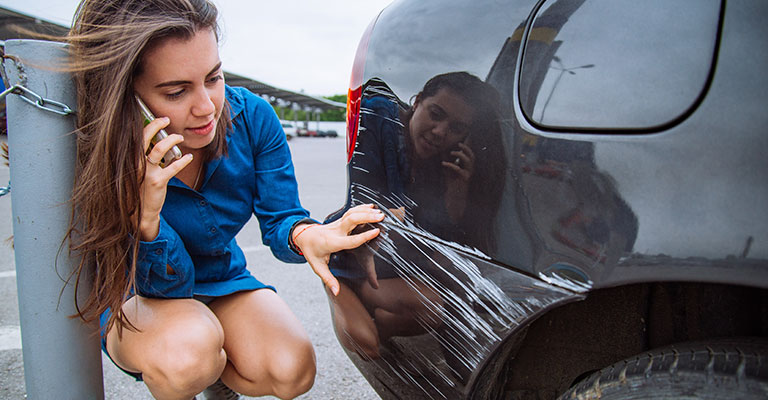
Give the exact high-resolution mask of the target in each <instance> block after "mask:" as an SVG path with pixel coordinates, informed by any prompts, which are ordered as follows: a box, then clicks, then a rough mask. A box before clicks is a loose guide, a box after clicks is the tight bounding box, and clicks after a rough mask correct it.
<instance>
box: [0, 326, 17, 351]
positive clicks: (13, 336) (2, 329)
mask: <svg viewBox="0 0 768 400" xmlns="http://www.w3.org/2000/svg"><path fill="white" fill-rule="evenodd" d="M20 348H21V329H20V328H19V327H18V326H13V325H10V326H0V351H2V350H13V349H20Z"/></svg>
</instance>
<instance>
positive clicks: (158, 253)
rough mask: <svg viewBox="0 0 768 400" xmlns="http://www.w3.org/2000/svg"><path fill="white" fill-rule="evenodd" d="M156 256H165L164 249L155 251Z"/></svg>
mask: <svg viewBox="0 0 768 400" xmlns="http://www.w3.org/2000/svg"><path fill="white" fill-rule="evenodd" d="M155 254H157V255H158V256H161V255H163V249H155Z"/></svg>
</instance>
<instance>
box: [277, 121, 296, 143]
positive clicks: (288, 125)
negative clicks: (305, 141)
mask: <svg viewBox="0 0 768 400" xmlns="http://www.w3.org/2000/svg"><path fill="white" fill-rule="evenodd" d="M280 124H281V125H282V126H283V131H285V136H286V137H287V139H288V140H291V139H293V138H294V137H296V136H298V131H297V129H296V125H294V124H293V123H292V122H287V121H280Z"/></svg>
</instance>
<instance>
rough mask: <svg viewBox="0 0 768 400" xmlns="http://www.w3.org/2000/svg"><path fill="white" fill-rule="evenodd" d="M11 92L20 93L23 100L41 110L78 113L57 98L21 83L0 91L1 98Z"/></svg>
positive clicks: (68, 113) (66, 113) (64, 113)
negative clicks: (51, 97)
mask: <svg viewBox="0 0 768 400" xmlns="http://www.w3.org/2000/svg"><path fill="white" fill-rule="evenodd" d="M9 94H15V95H18V96H19V97H21V99H22V100H24V101H26V102H27V103H29V104H32V105H33V106H35V107H37V108H39V109H41V110H45V111H50V112H52V113H54V114H59V115H63V116H67V115H72V114H75V113H76V112H75V110H73V109H71V108H69V106H68V105H66V104H64V103H61V102H58V101H56V100H51V99H46V98H43V96H40V95H39V94H37V93H35V92H33V91H31V90H29V89H27V88H26V87H24V86H22V85H19V84H16V85H13V86H11V87H10V88H8V89H5V90H4V91H3V93H0V99H3V98H5V96H7V95H9Z"/></svg>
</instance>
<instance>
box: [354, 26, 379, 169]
mask: <svg viewBox="0 0 768 400" xmlns="http://www.w3.org/2000/svg"><path fill="white" fill-rule="evenodd" d="M375 24H376V19H374V20H373V21H372V22H371V23H370V24H369V25H368V27H367V28H366V29H365V32H364V33H363V37H362V38H361V39H360V44H358V45H357V52H356V53H355V62H354V64H353V65H352V76H351V77H350V79H349V91H348V92H347V163H349V162H350V161H352V153H354V151H355V143H356V142H357V129H358V128H359V123H360V100H362V96H363V72H364V71H365V54H366V53H367V52H368V41H369V40H370V38H371V32H372V31H373V25H375Z"/></svg>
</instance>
